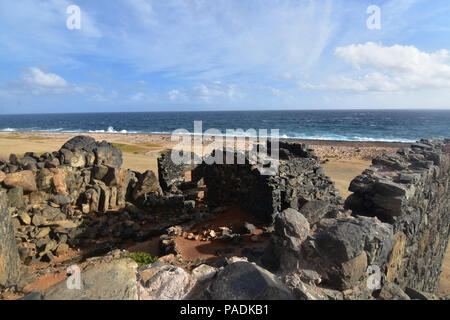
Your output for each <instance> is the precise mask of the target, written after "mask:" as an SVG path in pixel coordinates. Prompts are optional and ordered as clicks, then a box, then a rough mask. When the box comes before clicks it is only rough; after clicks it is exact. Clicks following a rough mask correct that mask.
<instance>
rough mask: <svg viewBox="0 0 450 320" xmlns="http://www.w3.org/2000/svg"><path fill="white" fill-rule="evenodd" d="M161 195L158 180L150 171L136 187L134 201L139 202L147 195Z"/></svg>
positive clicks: (142, 176)
mask: <svg viewBox="0 0 450 320" xmlns="http://www.w3.org/2000/svg"><path fill="white" fill-rule="evenodd" d="M159 193H161V192H160V187H159V183H158V179H157V178H156V175H155V173H154V172H153V171H151V170H148V171H146V172H144V173H143V174H142V175H141V176H140V177H139V180H138V182H137V184H136V187H135V188H134V190H133V200H137V199H139V198H140V197H142V196H145V195H147V194H159Z"/></svg>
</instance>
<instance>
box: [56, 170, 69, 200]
mask: <svg viewBox="0 0 450 320" xmlns="http://www.w3.org/2000/svg"><path fill="white" fill-rule="evenodd" d="M53 173H54V174H55V175H54V176H53V187H54V188H55V192H56V193H57V194H60V195H63V196H67V195H68V192H67V183H66V177H67V172H66V171H65V170H60V169H55V170H53Z"/></svg>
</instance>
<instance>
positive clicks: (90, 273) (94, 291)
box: [43, 259, 138, 300]
mask: <svg viewBox="0 0 450 320" xmlns="http://www.w3.org/2000/svg"><path fill="white" fill-rule="evenodd" d="M136 270H137V264H136V262H134V261H132V260H130V259H115V260H112V261H111V262H107V263H100V264H96V265H94V266H93V267H92V268H89V269H87V270H85V271H82V272H81V289H80V290H78V289H69V288H68V286H67V280H64V281H61V282H59V283H57V284H56V285H54V286H53V287H51V288H50V289H48V290H47V292H46V293H45V295H44V297H43V299H44V300H137V298H138V293H137V280H136Z"/></svg>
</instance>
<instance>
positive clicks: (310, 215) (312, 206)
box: [299, 200, 330, 224]
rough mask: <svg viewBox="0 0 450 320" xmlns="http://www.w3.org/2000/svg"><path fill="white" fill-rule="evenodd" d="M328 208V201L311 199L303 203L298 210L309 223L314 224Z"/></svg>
mask: <svg viewBox="0 0 450 320" xmlns="http://www.w3.org/2000/svg"><path fill="white" fill-rule="evenodd" d="M329 208H330V202H329V201H325V200H312V201H308V202H307V203H306V204H305V205H303V206H302V207H301V209H300V210H299V211H300V212H301V214H302V215H303V216H304V217H305V218H306V219H307V220H308V222H309V223H310V224H314V223H316V222H318V221H319V220H320V219H322V218H323V217H324V216H325V215H326V214H327V212H328V209H329Z"/></svg>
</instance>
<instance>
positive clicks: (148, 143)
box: [139, 142, 162, 148]
mask: <svg viewBox="0 0 450 320" xmlns="http://www.w3.org/2000/svg"><path fill="white" fill-rule="evenodd" d="M139 145H140V146H144V147H148V148H161V147H162V146H161V145H159V144H157V143H151V142H146V143H139Z"/></svg>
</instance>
